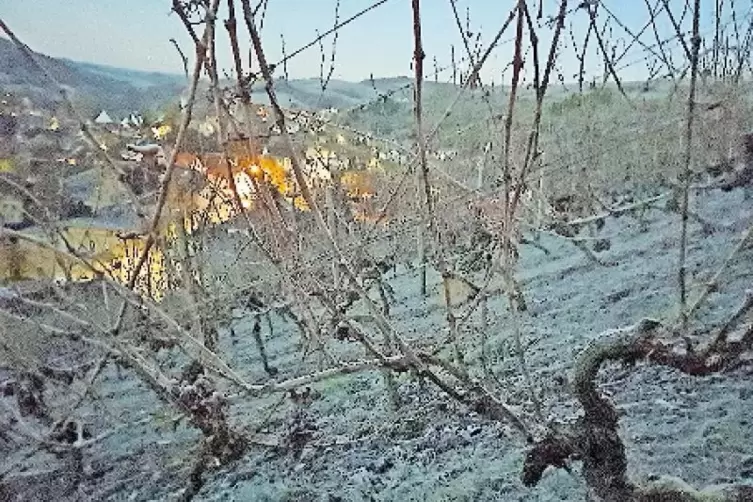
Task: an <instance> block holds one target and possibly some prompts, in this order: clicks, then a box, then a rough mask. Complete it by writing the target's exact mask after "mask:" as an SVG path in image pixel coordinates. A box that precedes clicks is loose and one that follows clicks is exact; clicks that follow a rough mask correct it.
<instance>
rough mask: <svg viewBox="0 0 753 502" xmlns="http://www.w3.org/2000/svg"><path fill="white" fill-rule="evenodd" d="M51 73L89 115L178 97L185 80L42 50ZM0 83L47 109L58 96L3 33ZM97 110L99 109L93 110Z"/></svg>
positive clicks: (118, 112)
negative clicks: (66, 57)
mask: <svg viewBox="0 0 753 502" xmlns="http://www.w3.org/2000/svg"><path fill="white" fill-rule="evenodd" d="M39 57H40V58H41V61H42V62H43V63H44V65H45V67H46V68H47V70H48V71H49V72H50V74H51V75H52V76H53V77H54V78H55V79H56V80H57V81H58V82H59V83H61V84H62V85H64V86H66V87H67V88H68V89H69V90H70V91H71V92H72V96H73V99H74V102H75V103H76V104H77V105H78V106H79V108H80V111H81V112H82V113H84V114H85V115H88V114H90V113H92V112H93V111H95V110H98V109H103V108H104V109H106V110H109V111H110V113H112V114H114V115H124V114H127V113H130V112H132V111H134V110H142V109H145V108H146V109H148V108H151V107H153V106H155V105H159V104H161V103H164V102H165V101H167V100H170V99H172V98H174V97H175V96H177V94H178V93H179V92H180V90H181V88H182V85H183V79H182V77H180V76H178V75H169V74H157V73H147V72H139V71H134V70H124V69H114V68H108V67H104V66H99V65H92V64H88V63H77V62H74V61H69V60H63V59H57V58H52V57H49V56H45V55H41V54H40V55H39ZM0 87H2V88H3V89H4V90H5V91H6V92H13V93H19V94H23V95H28V96H29V97H30V98H31V99H32V101H34V103H35V104H36V105H37V106H40V107H42V108H47V107H48V106H49V105H51V104H52V103H54V102H55V101H56V100H57V98H58V93H57V90H56V88H55V86H54V84H53V83H52V82H49V81H48V80H47V79H45V77H44V76H43V75H41V74H40V73H39V71H38V70H37V69H36V68H35V67H34V65H33V64H31V63H30V62H29V61H28V59H26V58H25V57H24V55H23V54H22V53H21V52H20V51H18V50H17V49H16V48H15V47H14V46H13V44H12V43H11V42H10V41H9V40H7V39H4V38H0ZM94 113H96V112H94Z"/></svg>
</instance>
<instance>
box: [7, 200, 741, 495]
mask: <svg viewBox="0 0 753 502" xmlns="http://www.w3.org/2000/svg"><path fill="white" fill-rule="evenodd" d="M694 209H695V210H696V211H697V213H698V214H699V215H700V216H701V217H703V218H704V219H706V220H707V221H710V222H712V223H713V224H714V229H713V232H712V233H710V234H705V233H704V232H702V231H701V229H700V226H699V225H697V224H694V223H691V235H690V247H689V271H690V272H689V275H690V281H691V284H692V286H693V287H692V289H691V298H694V297H695V295H696V294H697V293H698V291H699V288H700V287H701V286H702V285H703V283H704V281H706V280H708V279H709V278H710V277H711V275H713V273H714V272H715V271H716V269H717V268H718V267H719V266H720V264H721V263H722V262H723V260H724V259H725V257H726V255H727V253H728V252H729V251H730V250H731V249H732V247H733V246H734V244H735V242H736V240H737V238H738V237H739V235H740V233H741V232H742V231H743V230H744V229H745V228H746V227H747V225H749V224H750V222H751V218H752V217H753V200H744V199H743V195H742V193H740V192H739V191H735V192H731V193H719V192H714V193H712V194H708V195H705V196H702V197H699V198H698V199H696V205H695V208H694ZM678 222H679V218H678V217H677V216H676V215H671V214H667V213H665V212H663V211H660V210H650V211H647V212H646V213H645V214H644V216H643V221H639V220H638V219H637V218H635V217H633V216H631V215H623V216H622V217H620V218H609V219H608V220H607V222H606V225H605V226H604V228H603V229H602V230H601V231H600V236H603V237H608V238H610V240H611V248H610V249H609V250H607V251H605V252H603V253H600V256H601V257H602V258H604V259H605V260H608V261H609V262H610V263H611V264H612V265H611V266H608V267H598V266H594V265H593V264H591V263H589V261H588V260H587V259H586V258H585V257H584V255H583V254H582V253H581V252H580V251H579V250H578V249H577V248H575V247H573V246H572V245H571V244H570V243H569V242H567V241H565V240H563V239H561V238H558V237H556V236H550V235H542V236H541V240H540V244H541V245H543V246H544V247H546V248H547V249H548V250H549V251H550V255H548V256H547V255H545V254H544V253H543V252H541V251H540V250H538V249H536V248H533V247H528V246H524V247H523V248H522V251H521V268H520V277H521V278H522V283H523V286H524V290H525V294H526V300H527V303H528V307H529V308H528V311H527V312H526V313H525V315H524V317H523V319H522V320H523V324H524V343H525V345H526V347H527V356H528V364H529V366H530V368H531V372H532V375H533V379H534V380H535V382H536V384H537V387H538V388H539V389H541V398H542V399H543V402H544V414H545V415H546V416H547V417H549V418H551V419H557V420H565V419H569V418H570V419H571V418H572V417H574V416H576V414H577V412H578V410H577V407H576V406H575V402H574V400H573V399H572V397H571V395H570V393H569V392H568V388H567V382H566V380H567V377H568V376H569V375H570V371H571V368H572V365H573V361H574V359H575V357H576V356H577V354H578V353H579V351H580V350H582V349H583V348H584V346H585V345H586V344H587V343H588V342H589V341H591V340H593V339H595V338H597V337H598V336H599V334H600V333H602V332H604V331H605V330H608V329H611V328H617V327H621V326H626V325H628V324H632V323H633V322H635V321H637V320H638V319H640V318H641V317H645V316H650V317H656V318H660V319H669V318H671V316H672V312H673V308H674V306H675V305H676V301H677V298H676V297H677V288H676V284H677V277H676V276H677V267H676V263H677V256H678V251H677V242H678V236H679V231H678V230H679V229H678ZM432 281H433V282H432V284H433V294H432V297H431V298H429V299H427V300H421V299H420V297H419V295H418V290H417V281H416V279H415V275H414V273H413V272H412V271H410V270H403V269H398V271H397V273H396V274H395V277H393V279H391V281H390V282H391V285H392V287H393V288H394V290H395V293H396V302H395V304H394V305H393V306H392V316H393V317H392V318H393V321H394V323H395V326H396V327H397V328H398V329H399V330H400V332H401V333H403V334H404V335H405V337H406V338H407V339H409V340H412V341H414V342H415V343H428V342H429V341H432V340H435V341H438V340H441V339H442V338H443V337H444V336H445V335H446V333H445V331H444V326H445V325H446V322H445V320H444V315H445V314H444V310H443V309H442V308H441V297H440V296H439V289H438V278H437V277H432ZM721 283H722V284H723V287H722V288H721V290H720V292H718V293H715V294H713V295H712V296H711V297H710V299H709V302H708V303H707V304H706V306H705V307H704V308H703V309H702V310H701V312H700V313H699V315H698V316H697V318H696V319H695V322H696V326H695V327H696V328H698V327H700V326H703V325H706V326H717V325H719V324H720V323H721V322H723V321H724V319H726V317H727V316H728V315H729V314H730V313H731V312H732V311H734V309H736V308H737V306H738V305H739V304H740V302H741V300H742V298H743V292H744V291H745V289H748V288H751V287H752V286H753V250H751V249H746V250H744V251H743V253H742V254H741V255H740V256H738V258H737V260H736V261H735V262H734V263H733V265H732V266H731V267H730V268H729V269H728V271H727V272H726V273H725V274H724V276H723V278H722V280H721ZM489 315H490V318H491V323H490V326H489V329H488V331H487V333H486V336H487V352H488V354H487V358H488V360H489V361H490V364H491V367H492V369H493V372H494V374H495V375H496V377H497V379H498V380H499V381H500V382H501V383H502V392H503V394H502V395H501V396H500V397H501V399H502V400H503V401H506V402H510V403H512V404H514V405H520V406H526V395H525V392H524V391H523V382H522V379H521V377H520V371H519V366H518V360H517V358H516V357H514V355H513V351H512V340H511V338H510V333H511V329H510V322H509V319H508V317H507V309H506V301H505V300H504V298H503V297H502V296H501V295H500V296H498V297H497V298H495V299H494V300H493V301H492V302H491V303H490V305H489ZM232 327H233V331H234V332H235V335H236V336H235V337H231V336H230V335H229V332H228V331H227V330H223V331H222V333H221V342H222V344H223V347H222V352H223V354H225V355H226V357H227V359H228V360H229V362H230V364H231V366H233V367H234V368H236V369H237V370H238V371H239V373H241V374H242V375H243V377H244V378H246V379H247V380H250V381H254V382H263V381H265V379H266V378H267V377H266V374H265V373H264V370H263V369H262V365H261V361H260V358H259V355H258V351H257V349H256V347H255V345H254V342H253V338H252V336H251V320H250V319H248V318H239V319H236V320H235V321H233V323H232ZM272 327H273V331H272V333H270V332H269V330H268V327H267V326H266V325H264V329H263V335H264V337H265V339H266V341H267V350H268V353H269V357H270V363H271V364H272V365H273V366H275V367H276V368H277V369H278V371H279V374H278V378H280V379H282V378H287V377H292V376H295V375H298V374H303V373H305V372H307V371H311V370H313V369H316V368H317V367H318V364H319V361H318V360H317V358H316V356H309V357H307V358H305V359H303V360H302V356H301V353H300V351H298V349H297V343H298V341H299V335H298V333H297V331H296V330H295V328H294V327H293V326H292V325H290V324H289V323H286V322H284V321H283V320H281V319H279V318H277V317H273V326H272ZM480 340H481V336H480V334H479V333H469V335H468V339H467V340H466V341H465V342H466V345H465V347H466V358H467V360H468V362H469V363H470V364H471V365H472V366H473V367H478V357H479V355H480V349H479V347H480ZM333 343H334V345H333V351H334V352H336V353H337V354H338V355H340V356H342V357H346V356H349V357H352V358H355V357H360V356H362V355H363V353H362V350H361V349H359V348H358V347H356V346H354V344H352V343H347V342H333ZM166 364H167V365H168V366H169V365H170V364H169V362H167V361H166ZM172 365H173V366H175V367H179V363H178V362H173V363H172ZM126 372H127V370H124V371H123V373H124V374H125V373H126ZM563 377H564V378H563ZM750 378H751V373H750V371H748V372H745V371H743V370H741V371H738V372H736V373H733V374H723V375H715V376H712V377H707V378H691V377H687V376H684V375H681V374H679V373H678V372H675V371H671V370H668V369H664V368H657V367H650V366H646V365H644V364H639V365H638V366H637V367H636V368H632V369H625V368H621V367H609V368H607V369H606V370H605V371H602V373H601V375H600V381H601V382H602V384H603V386H602V389H603V390H604V391H605V392H606V393H608V394H609V395H610V396H612V398H613V400H614V402H615V403H616V404H617V406H618V409H619V410H620V412H621V413H622V420H621V422H620V425H621V431H620V432H621V435H622V438H623V439H624V441H625V445H626V449H627V454H628V458H629V462H630V464H629V467H630V470H631V474H632V475H633V476H635V477H637V478H646V477H649V476H651V475H654V474H670V475H677V476H681V477H683V478H684V479H685V480H686V481H688V482H690V483H692V484H694V485H705V484H709V483H724V482H733V481H738V482H739V481H741V480H745V479H748V480H749V481H753V423H752V422H753V418H751V410H753V385H751V380H750ZM398 384H399V387H398V393H399V395H400V397H401V401H402V406H401V407H400V408H399V409H398V410H392V409H391V407H390V405H389V403H388V402H387V399H386V398H385V393H384V380H383V377H382V375H381V373H379V372H376V371H375V372H370V373H363V374H359V375H349V376H343V377H340V378H337V379H332V380H328V381H325V382H323V383H321V384H317V385H316V386H315V389H316V391H318V393H319V394H318V397H317V398H316V399H314V401H313V403H312V404H311V405H310V406H309V407H307V408H306V409H305V410H303V412H302V413H304V414H305V418H306V421H307V423H308V424H310V426H311V430H312V431H313V432H312V434H313V436H312V439H311V441H310V442H309V445H308V446H307V447H306V448H304V449H303V451H301V452H298V454H297V455H296V454H294V453H293V452H291V451H289V450H286V449H281V448H275V447H271V446H269V445H265V444H260V443H265V440H264V438H274V437H279V436H280V434H282V433H284V431H285V430H286V427H287V424H288V423H289V422H290V420H291V417H292V416H293V413H294V412H295V410H294V406H293V405H292V404H291V403H290V400H289V399H287V398H284V397H281V396H271V397H269V398H265V399H254V400H251V399H248V400H244V399H242V398H235V399H233V406H232V419H233V421H234V423H236V424H242V425H245V426H249V429H248V430H249V431H253V429H252V428H253V427H256V426H257V424H264V428H263V430H262V431H261V433H260V434H259V435H257V436H255V438H256V439H255V443H254V444H252V446H251V448H250V450H249V451H248V453H247V454H246V455H245V456H244V457H243V458H242V459H241V460H239V461H237V462H236V463H234V464H232V465H228V466H226V467H224V468H222V469H219V470H216V471H214V472H212V473H211V474H209V475H208V479H207V482H206V484H205V485H204V487H203V489H202V490H201V491H200V492H199V494H198V495H197V496H196V497H195V499H194V500H198V501H265V500H268V501H360V500H379V501H414V500H415V501H434V500H437V501H439V500H447V501H487V500H489V501H493V500H500V501H542V502H549V501H578V500H584V494H585V491H584V486H583V483H582V481H581V480H580V479H579V477H578V476H577V473H578V466H577V464H576V465H574V470H573V471H574V474H575V476H571V475H570V474H568V473H566V472H564V471H548V472H547V473H546V474H545V476H544V479H543V480H542V482H541V483H540V484H539V485H538V486H537V487H534V488H526V487H524V486H523V485H522V483H521V482H520V472H521V467H522V460H523V456H524V454H525V451H526V444H525V441H524V439H523V438H522V437H520V435H518V434H516V433H515V432H514V431H513V430H512V429H511V428H510V427H508V426H506V425H505V424H499V423H492V422H489V421H488V420H485V419H483V418H481V417H479V416H478V415H476V414H474V413H472V412H469V411H468V410H467V409H465V408H463V407H461V406H459V405H456V404H455V403H454V402H452V401H451V400H450V399H448V398H447V397H446V396H444V395H442V394H441V393H440V392H439V391H437V390H436V388H434V387H433V386H432V385H431V384H429V383H426V384H422V383H420V382H418V381H416V380H415V379H413V378H409V377H407V376H401V377H399V378H398ZM97 393H98V398H99V399H98V400H97V401H95V403H94V404H93V405H91V406H90V407H89V409H87V410H86V412H87V414H88V416H87V417H86V418H87V420H88V421H89V422H90V423H91V424H92V425H93V429H94V430H95V431H97V432H103V431H106V430H110V429H112V428H113V427H119V428H117V429H115V432H114V433H112V434H111V435H110V436H108V437H107V438H105V439H104V440H102V441H101V442H99V443H98V444H96V445H95V446H93V447H92V448H89V449H87V450H86V451H85V455H84V465H85V474H86V478H85V479H84V480H83V482H82V483H81V484H80V486H79V488H78V489H77V490H73V491H71V490H70V487H71V485H72V480H71V479H70V475H68V474H66V473H67V472H69V469H67V467H66V465H65V463H64V462H63V461H61V460H60V459H57V458H55V457H53V456H52V455H47V454H42V453H40V452H39V451H37V450H35V449H33V448H32V447H31V446H28V445H27V446H24V447H20V448H19V447H15V448H13V449H10V448H9V446H8V443H6V442H3V441H2V439H1V438H0V450H2V449H3V448H5V449H6V450H7V451H2V458H0V473H5V472H7V471H9V472H10V473H9V474H7V475H6V476H5V478H4V479H2V478H0V481H2V484H0V486H4V489H3V490H0V501H4V500H29V501H31V500H35V501H36V500H39V501H48V500H60V501H64V502H68V501H71V502H72V501H79V500H117V501H120V500H122V501H148V500H173V499H175V497H176V494H177V493H178V491H179V489H180V488H181V487H183V486H185V483H186V479H187V476H188V472H189V470H190V468H191V465H192V459H193V457H194V456H195V455H196V451H197V447H196V445H197V440H198V439H199V435H198V433H197V432H196V431H195V430H194V429H192V428H190V427H187V426H186V425H184V424H183V423H180V424H178V425H176V426H175V428H174V429H173V423H172V422H171V420H170V418H171V417H172V415H173V413H172V412H171V411H170V410H169V409H167V408H165V407H164V406H162V405H161V404H160V403H159V402H158V400H157V398H156V396H154V394H153V393H152V392H150V391H149V390H148V389H146V388H145V387H144V386H143V385H141V384H139V383H138V382H137V380H136V379H135V378H130V377H129V378H121V376H119V375H118V372H117V371H116V370H115V369H113V370H108V372H107V374H106V375H104V377H103V378H102V379H101V384H100V385H99V386H98V387H97ZM0 399H2V398H0ZM154 410H162V411H161V412H160V414H159V415H158V416H155V415H154V414H153V411H154Z"/></svg>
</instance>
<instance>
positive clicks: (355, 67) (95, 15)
mask: <svg viewBox="0 0 753 502" xmlns="http://www.w3.org/2000/svg"><path fill="white" fill-rule="evenodd" d="M543 1H544V7H545V14H550V15H551V14H554V13H555V12H556V7H557V4H558V2H557V1H556V0H543ZM649 1H650V2H651V3H652V4H654V3H655V2H656V0H649ZM683 1H684V0H671V2H672V4H674V5H679V4H680V3H681V2H683ZM170 3H171V2H170V1H169V0H0V17H2V18H3V19H4V20H5V22H6V23H8V24H9V25H10V27H11V28H12V29H13V30H15V32H16V33H17V35H18V36H19V37H20V38H21V39H22V40H24V41H25V42H26V43H27V44H29V45H30V46H31V47H32V48H33V49H34V50H36V51H38V52H42V53H45V54H49V55H52V56H59V57H67V58H71V59H76V60H81V61H89V62H95V63H101V64H109V65H113V66H121V67H126V68H136V69H145V70H158V71H168V72H180V71H181V63H180V60H179V58H178V56H177V53H176V52H175V50H174V48H173V47H172V45H171V44H170V42H169V39H170V38H176V39H177V40H179V41H180V43H181V45H182V46H183V48H184V50H186V51H187V53H189V54H190V53H191V50H190V47H189V43H188V39H187V37H186V35H185V33H184V30H183V27H182V25H181V23H180V22H179V20H178V19H177V17H176V16H175V15H169V14H170ZM222 3H223V4H224V3H225V2H224V1H223V2H222ZM371 3H372V0H341V8H340V9H341V11H340V18H341V19H345V18H347V17H349V16H351V15H352V14H354V13H356V12H358V11H359V10H361V9H363V8H364V7H366V6H368V5H370V4H371ZM514 3H515V0H458V6H459V9H460V11H461V15H462V17H463V18H465V11H466V7H467V6H468V7H470V14H471V29H472V30H474V31H478V30H480V32H481V33H482V35H483V36H482V40H483V42H484V44H486V43H488V42H489V41H490V40H491V39H492V37H493V36H494V34H495V33H496V31H497V30H498V29H499V26H500V25H501V23H502V22H503V20H504V19H505V18H506V17H507V13H508V12H509V10H510V9H511V8H512V6H513V5H514ZM576 3H577V1H576V0H570V2H569V4H570V5H571V6H574V5H576ZM603 3H604V5H605V6H607V7H608V8H610V9H611V10H612V12H613V13H615V14H616V15H618V16H619V17H620V19H621V20H622V21H623V22H624V23H625V24H626V25H627V26H628V27H629V28H630V29H631V30H632V31H634V32H638V31H639V30H640V29H641V28H642V27H643V25H644V24H645V23H646V21H647V19H648V14H647V8H646V5H645V2H644V1H642V0H604V2H603ZM726 3H729V2H726ZM743 3H747V2H741V5H742V4H743ZM410 4H411V2H410V0H389V1H388V2H387V3H386V4H385V5H382V6H380V7H378V8H377V9H375V10H373V11H371V12H370V13H368V14H366V15H365V16H364V17H362V18H361V19H359V20H357V21H355V22H354V23H352V24H351V25H348V26H346V27H344V28H342V29H341V31H340V39H339V41H338V48H337V59H336V67H335V72H334V77H335V78H342V79H346V80H361V79H365V78H368V76H369V74H370V73H373V74H374V75H376V76H395V75H407V74H410V60H411V57H412V43H413V42H412V25H411V10H410ZM529 4H531V6H532V7H534V6H535V5H537V4H538V2H537V1H536V0H532V1H531V2H529ZM703 4H704V22H703V29H704V30H706V32H707V33H708V31H710V30H709V28H708V27H709V26H710V24H709V21H710V19H711V16H710V14H711V9H712V5H713V2H712V1H711V0H703ZM627 5H629V7H626V6H627ZM740 8H742V7H740ZM334 9H335V0H269V9H268V13H267V18H266V21H265V25H264V31H263V35H264V37H265V38H264V40H265V48H266V51H267V53H268V56H269V59H270V60H272V61H275V60H277V59H279V57H280V55H281V42H280V34H281V33H282V34H284V35H285V39H286V45H287V47H288V51H291V50H293V49H295V48H297V47H300V46H302V45H304V44H306V43H307V42H309V41H311V40H312V39H313V38H314V37H315V36H316V30H317V29H319V30H320V31H325V30H327V29H329V28H330V27H331V26H332V24H333V15H334ZM422 9H423V14H424V15H423V31H424V44H425V50H426V52H427V54H428V59H427V68H426V72H427V73H431V72H433V62H432V58H433V57H434V56H436V58H437V60H438V62H439V66H440V67H444V66H448V65H449V62H450V46H451V45H453V44H454V45H455V49H456V54H457V55H458V56H460V55H463V53H464V49H463V48H462V45H461V41H460V36H459V34H458V32H457V28H456V26H455V21H454V18H453V16H452V11H451V8H450V2H449V0H423V1H422ZM534 10H535V9H534ZM239 14H240V12H239ZM741 14H742V15H746V14H747V15H749V14H750V12H742V13H741ZM602 15H605V13H602ZM221 18H222V19H224V11H223V12H221ZM665 18H666V16H662V17H661V19H662V22H661V25H662V28H661V29H662V35H663V37H669V36H671V35H672V32H671V31H670V27H669V24H668V23H667V22H666V21H665ZM601 19H606V17H602V18H601ZM239 21H240V19H239ZM689 21H690V19H689V16H688V18H687V22H686V27H688V28H689V26H690V23H689ZM570 22H572V23H573V25H572V26H573V32H574V33H575V37H576V39H577V40H578V41H579V43H582V39H583V34H584V33H585V28H586V26H587V22H588V18H587V15H586V13H585V12H584V11H582V10H581V11H579V12H577V13H575V14H573V15H572V17H570V18H568V23H570ZM513 28H514V26H511V27H510V28H509V29H508V32H507V33H506V35H505V36H504V37H503V40H509V39H510V37H511V36H512V35H513ZM239 29H240V31H241V32H244V31H245V30H244V27H243V25H242V24H240V25H239ZM548 31H549V30H546V29H544V31H543V32H542V43H541V46H542V52H544V51H546V50H548V44H549V40H550V39H549V36H548V35H547V32H548ZM612 33H613V35H612V38H613V39H614V40H616V39H618V38H619V37H622V38H624V39H625V40H629V37H628V36H627V35H626V34H625V32H624V31H622V30H621V29H620V28H619V27H618V26H617V25H614V24H613V29H612ZM218 34H219V36H220V39H221V40H222V42H223V45H220V49H221V50H220V64H221V66H222V67H223V68H227V69H229V68H230V67H231V60H230V57H229V51H228V50H222V49H224V48H225V47H226V45H224V40H225V38H226V37H225V30H224V28H222V26H221V25H220V27H219V31H218ZM643 40H645V41H646V43H648V44H655V39H654V35H653V33H652V31H651V30H650V29H649V30H647V31H646V33H645V34H644V36H643ZM565 41H566V42H567V44H568V47H566V48H564V49H563V51H562V54H561V57H560V61H561V65H562V66H563V73H564V74H565V76H566V78H567V79H568V80H570V79H571V78H572V75H573V74H574V73H575V72H576V71H577V66H576V60H575V57H574V52H573V50H572V49H571V48H570V36H569V34H568V33H566V37H565ZM242 42H243V43H244V44H247V37H243V40H242ZM324 45H325V49H326V50H327V51H329V50H330V47H331V39H325V41H324ZM593 45H594V46H595V44H593ZM673 46H674V47H675V49H676V44H673ZM246 47H248V46H247V45H246ZM678 54H679V53H678ZM643 55H644V51H643V49H642V48H640V47H639V46H636V48H635V49H634V50H633V51H632V52H631V53H630V54H628V55H627V56H626V57H625V59H624V60H623V62H624V63H636V62H638V63H637V64H632V65H631V66H629V67H628V68H625V69H623V71H622V74H621V75H622V76H623V78H624V79H626V80H631V79H636V78H641V77H642V76H643V74H645V72H646V65H645V64H643V63H642V62H640V60H641V59H642V57H643ZM511 57H512V44H510V43H509V42H508V43H506V44H503V45H502V46H501V47H500V48H499V49H498V50H497V51H495V53H494V55H493V57H492V58H491V59H490V60H489V64H488V67H487V69H486V71H485V72H484V74H482V75H483V76H484V78H485V79H486V81H487V82H488V80H489V78H492V77H493V78H494V79H495V81H497V82H498V83H499V82H500V81H501V69H502V68H503V67H504V66H505V65H506V64H507V63H508V62H509V61H510V58H511ZM319 61H320V55H319V51H318V49H317V48H316V47H314V48H312V49H309V50H308V51H306V52H304V53H302V54H301V55H299V56H298V57H296V58H295V59H293V60H292V61H290V63H289V73H290V76H291V77H292V78H299V77H316V76H318V74H319ZM327 61H329V55H327ZM588 68H589V70H590V73H596V74H600V73H601V64H600V63H599V58H598V55H597V54H596V53H595V52H594V53H593V54H592V55H591V57H589V65H588ZM449 75H450V73H449V72H445V73H443V74H442V75H441V76H440V80H441V79H444V80H448V79H449ZM507 79H509V76H507Z"/></svg>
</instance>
